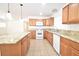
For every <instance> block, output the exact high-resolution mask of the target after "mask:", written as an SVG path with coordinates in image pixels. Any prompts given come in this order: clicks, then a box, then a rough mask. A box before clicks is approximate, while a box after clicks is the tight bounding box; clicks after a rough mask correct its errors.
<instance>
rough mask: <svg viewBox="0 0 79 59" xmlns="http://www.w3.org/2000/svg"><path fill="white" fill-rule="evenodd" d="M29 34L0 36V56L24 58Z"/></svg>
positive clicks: (28, 43)
mask: <svg viewBox="0 0 79 59" xmlns="http://www.w3.org/2000/svg"><path fill="white" fill-rule="evenodd" d="M29 45H30V40H29V32H27V33H16V34H14V35H13V34H12V35H11V34H7V35H2V36H0V51H1V56H21V55H22V56H24V55H26V54H27V51H28V49H29Z"/></svg>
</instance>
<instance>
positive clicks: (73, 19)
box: [69, 3, 79, 23]
mask: <svg viewBox="0 0 79 59" xmlns="http://www.w3.org/2000/svg"><path fill="white" fill-rule="evenodd" d="M69 23H79V4H78V3H72V4H69Z"/></svg>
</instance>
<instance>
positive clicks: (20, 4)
mask: <svg viewBox="0 0 79 59" xmlns="http://www.w3.org/2000/svg"><path fill="white" fill-rule="evenodd" d="M20 6H21V19H22V7H23V4H20Z"/></svg>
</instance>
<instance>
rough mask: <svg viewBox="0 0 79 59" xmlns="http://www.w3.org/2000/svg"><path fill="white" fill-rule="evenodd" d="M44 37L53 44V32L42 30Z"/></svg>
mask: <svg viewBox="0 0 79 59" xmlns="http://www.w3.org/2000/svg"><path fill="white" fill-rule="evenodd" d="M44 34H45V36H44V38H45V39H46V40H47V41H48V42H49V43H50V44H51V45H52V46H53V33H51V32H48V31H44Z"/></svg>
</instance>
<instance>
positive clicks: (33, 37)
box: [30, 31, 36, 39]
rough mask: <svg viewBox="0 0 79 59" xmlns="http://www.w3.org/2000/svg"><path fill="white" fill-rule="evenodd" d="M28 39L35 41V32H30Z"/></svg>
mask: <svg viewBox="0 0 79 59" xmlns="http://www.w3.org/2000/svg"><path fill="white" fill-rule="evenodd" d="M30 37H31V39H36V31H31V32H30Z"/></svg>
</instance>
